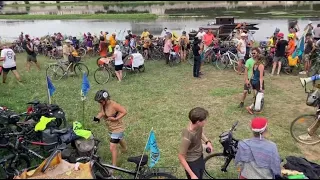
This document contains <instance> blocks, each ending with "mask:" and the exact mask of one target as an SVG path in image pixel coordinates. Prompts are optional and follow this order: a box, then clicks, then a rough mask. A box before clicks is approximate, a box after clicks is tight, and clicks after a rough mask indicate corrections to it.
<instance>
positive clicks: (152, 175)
mask: <svg viewBox="0 0 320 180" xmlns="http://www.w3.org/2000/svg"><path fill="white" fill-rule="evenodd" d="M159 177H164V178H161V179H177V177H175V176H173V175H171V174H169V173H161V172H160V173H149V174H147V175H145V176H144V177H143V179H152V178H157V179H158V178H159Z"/></svg>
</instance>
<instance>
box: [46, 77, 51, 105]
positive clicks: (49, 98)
mask: <svg viewBox="0 0 320 180" xmlns="http://www.w3.org/2000/svg"><path fill="white" fill-rule="evenodd" d="M46 82H47V95H48V103H49V104H51V97H50V90H49V82H48V76H46Z"/></svg>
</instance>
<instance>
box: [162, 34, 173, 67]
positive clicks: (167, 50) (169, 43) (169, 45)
mask: <svg viewBox="0 0 320 180" xmlns="http://www.w3.org/2000/svg"><path fill="white" fill-rule="evenodd" d="M165 38H166V39H165V41H164V47H163V53H164V57H165V59H166V64H169V56H170V50H171V49H172V46H173V45H172V41H171V37H170V35H168V34H167V35H166V36H165Z"/></svg>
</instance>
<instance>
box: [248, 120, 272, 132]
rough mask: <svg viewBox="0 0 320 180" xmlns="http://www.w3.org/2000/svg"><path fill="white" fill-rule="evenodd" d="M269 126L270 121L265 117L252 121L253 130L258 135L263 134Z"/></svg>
mask: <svg viewBox="0 0 320 180" xmlns="http://www.w3.org/2000/svg"><path fill="white" fill-rule="evenodd" d="M267 126H268V120H267V119H266V118H263V117H255V118H253V119H252V120H251V130H252V131H253V132H257V133H263V132H264V131H265V130H266V128H267Z"/></svg>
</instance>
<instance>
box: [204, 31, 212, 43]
mask: <svg viewBox="0 0 320 180" xmlns="http://www.w3.org/2000/svg"><path fill="white" fill-rule="evenodd" d="M213 39H214V35H213V34H212V33H210V34H209V33H207V34H205V35H204V36H203V41H204V44H205V45H206V46H209V45H210V44H211V43H212V41H213Z"/></svg>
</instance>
